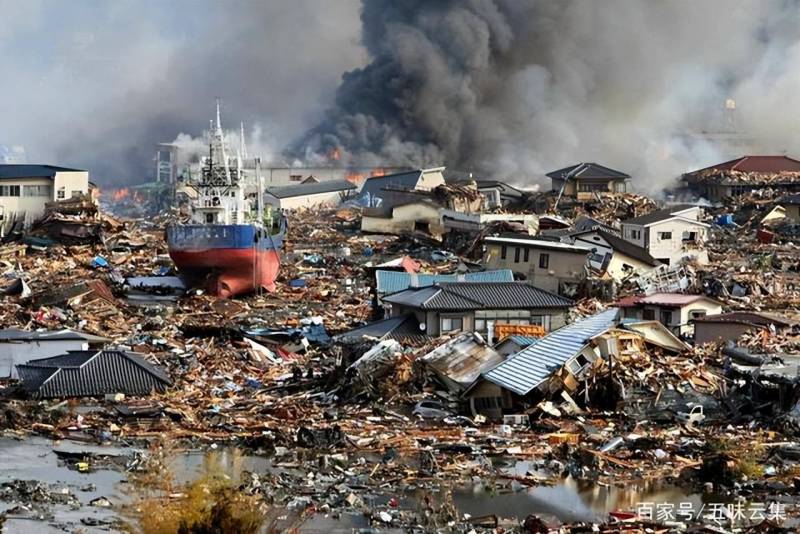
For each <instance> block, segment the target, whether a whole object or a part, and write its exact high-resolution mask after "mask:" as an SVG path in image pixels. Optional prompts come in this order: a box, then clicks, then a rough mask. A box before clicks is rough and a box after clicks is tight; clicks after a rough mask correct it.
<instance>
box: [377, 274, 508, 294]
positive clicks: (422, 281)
mask: <svg viewBox="0 0 800 534" xmlns="http://www.w3.org/2000/svg"><path fill="white" fill-rule="evenodd" d="M415 276H416V278H417V285H416V286H417V287H429V286H432V285H434V284H438V283H441V282H458V277H459V276H460V275H458V274H417V275H415ZM463 276H464V281H465V282H513V281H514V273H513V272H512V271H511V269H500V270H497V271H481V272H477V273H465V274H464V275H463ZM375 278H376V280H377V288H378V295H386V294H389V293H397V292H398V291H404V290H406V289H408V288H410V287H411V280H412V279H413V276H412V275H411V274H410V273H404V272H396V271H382V270H380V269H379V270H377V271H375Z"/></svg>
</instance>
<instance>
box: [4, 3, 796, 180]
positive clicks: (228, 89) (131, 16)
mask: <svg viewBox="0 0 800 534" xmlns="http://www.w3.org/2000/svg"><path fill="white" fill-rule="evenodd" d="M798 20H800V8H799V7H798V1H797V0H703V1H701V2H697V1H693V0H672V1H668V2H667V1H664V2H659V1H651V0H603V1H599V0H597V1H589V0H574V1H573V0H539V1H537V0H363V4H362V2H360V1H359V0H252V1H244V0H224V1H223V0H169V1H167V0H159V1H156V0H103V1H100V0H71V1H63V0H0V76H2V78H0V79H2V83H0V144H4V145H24V147H25V148H26V151H27V156H28V161H30V162H43V163H44V162H46V163H54V164H61V165H69V166H77V167H83V168H88V169H89V170H90V171H91V172H92V178H93V180H95V181H96V182H97V183H100V184H120V183H131V182H142V181H146V180H149V179H151V178H152V171H153V164H152V158H153V146H154V144H155V143H157V142H164V141H167V142H169V141H172V140H174V139H176V138H177V137H178V136H179V134H184V135H182V136H181V137H180V139H181V140H182V142H183V141H186V140H187V139H189V138H188V135H198V134H200V133H201V131H202V130H203V128H205V127H206V126H207V124H208V123H207V121H208V119H209V118H211V116H212V113H213V101H214V97H216V96H219V97H222V98H223V102H224V116H225V117H224V118H225V121H226V125H227V126H228V127H230V128H232V129H237V128H238V124H239V121H240V120H244V121H246V123H247V131H248V134H249V135H251V136H252V135H255V136H256V139H255V140H253V141H252V142H251V144H253V145H257V147H255V148H257V149H258V150H257V151H258V152H259V153H260V155H262V156H263V157H264V158H265V159H281V158H284V157H286V156H285V155H286V153H285V152H284V149H285V148H287V147H291V149H292V156H291V157H290V158H289V160H290V161H291V160H293V159H292V158H296V159H297V160H307V161H323V160H324V159H325V155H326V154H327V153H328V152H329V150H330V148H331V147H334V146H336V147H340V148H341V152H342V154H343V157H344V159H345V160H347V161H351V162H354V163H360V162H361V163H363V162H366V163H369V164H373V163H374V164H376V165H381V164H407V165H420V166H422V165H439V164H444V165H448V166H449V167H451V168H460V169H469V170H475V171H476V172H478V173H480V174H482V175H484V176H487V177H492V178H500V179H506V180H508V181H511V182H513V183H516V184H520V185H533V184H535V183H541V182H542V176H543V174H544V173H545V172H547V171H549V170H553V169H555V168H560V167H563V166H566V165H569V164H572V163H576V162H579V161H597V162H599V163H602V164H606V165H609V166H612V167H617V168H619V169H621V170H624V171H626V172H629V173H631V174H632V175H633V176H634V182H635V183H636V184H637V186H638V187H639V189H641V190H645V191H647V190H656V189H658V188H660V187H661V186H662V185H664V184H665V183H668V182H669V180H671V179H672V178H673V177H674V176H676V175H678V174H679V173H681V172H684V171H686V170H690V169H692V168H694V167H697V166H700V165H707V164H711V163H714V162H715V161H716V160H718V158H721V157H723V155H727V154H723V153H721V152H720V150H719V149H718V147H716V146H714V145H713V144H709V143H707V142H705V141H703V140H702V139H700V140H698V138H697V137H693V136H692V135H691V134H693V133H696V132H698V131H700V130H707V129H711V130H714V129H719V128H720V127H725V124H724V120H723V119H724V117H725V110H724V102H725V100H726V99H728V98H732V99H734V100H735V101H736V106H737V108H736V112H735V115H736V126H737V128H739V129H740V130H741V131H746V132H747V133H748V134H750V135H752V137H753V138H755V139H758V146H756V147H755V148H753V149H752V150H757V151H760V152H762V153H779V152H782V151H788V152H789V153H792V154H794V155H795V156H800V130H798V128H797V126H796V124H797V118H798V116H800V24H798ZM189 144H191V143H189ZM253 151H255V150H253ZM251 152H252V151H251Z"/></svg>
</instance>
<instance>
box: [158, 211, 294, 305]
mask: <svg viewBox="0 0 800 534" xmlns="http://www.w3.org/2000/svg"><path fill="white" fill-rule="evenodd" d="M167 246H168V247H169V255H170V257H171V258H172V261H173V262H175V265H176V267H177V268H178V271H179V272H181V273H183V274H186V275H188V276H190V277H193V278H203V279H204V280H205V286H206V289H207V290H208V291H209V292H210V293H211V294H213V295H216V296H219V297H223V298H227V297H234V296H237V295H242V294H246V293H251V292H253V291H254V290H256V289H266V290H267V291H274V290H275V279H276V278H277V276H278V272H279V270H280V250H281V248H282V246H283V231H281V232H280V233H278V234H272V235H270V234H266V233H265V232H263V230H261V229H259V228H257V227H255V226H252V225H246V224H239V225H171V226H169V227H167Z"/></svg>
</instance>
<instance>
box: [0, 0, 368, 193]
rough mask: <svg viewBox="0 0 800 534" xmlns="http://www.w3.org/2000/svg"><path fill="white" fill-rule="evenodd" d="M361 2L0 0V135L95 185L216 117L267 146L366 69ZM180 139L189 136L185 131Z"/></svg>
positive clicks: (293, 132)
mask: <svg viewBox="0 0 800 534" xmlns="http://www.w3.org/2000/svg"><path fill="white" fill-rule="evenodd" d="M359 7H360V5H359V3H358V0H336V1H335V2H329V1H327V0H291V1H288V2H257V1H245V0H226V1H224V2H218V1H214V0H170V1H163V0H114V1H112V2H103V1H94V0H76V1H71V2H61V1H60V0H24V1H19V0H0V77H1V78H2V82H1V83H0V144H2V145H8V146H14V145H23V146H24V147H25V149H26V153H27V159H28V161H29V162H31V163H52V164H60V165H66V166H75V167H80V168H87V169H89V170H90V171H91V176H92V179H93V180H95V181H97V183H99V184H101V186H102V185H119V184H126V183H127V184H129V183H138V182H144V181H148V180H151V179H153V175H154V163H153V157H154V154H155V144H156V143H159V142H170V141H172V140H173V139H176V137H177V136H178V134H179V133H181V132H184V133H190V134H193V135H199V134H200V132H202V130H203V129H205V128H207V127H208V120H209V119H210V118H212V117H213V115H214V98H215V97H221V98H222V102H223V121H224V123H225V126H226V127H228V128H230V129H232V130H234V131H238V129H239V122H240V121H245V124H246V129H247V131H248V133H252V132H254V131H255V132H261V134H262V137H263V139H264V140H265V141H266V140H274V142H275V143H278V146H277V149H280V148H283V147H285V146H286V144H287V143H288V142H289V140H291V139H293V138H296V137H297V136H298V135H300V134H301V133H302V132H304V131H305V130H306V129H307V128H308V125H309V124H313V123H314V122H316V121H318V120H319V118H320V116H321V114H322V112H323V111H324V109H325V108H326V107H327V106H329V105H330V104H331V103H332V96H333V94H334V92H335V88H336V86H337V84H338V82H339V80H340V78H341V74H342V72H344V71H347V70H350V69H352V68H354V67H356V66H358V65H361V64H363V62H364V55H363V49H362V48H361V46H360V45H359V44H358V38H357V37H358V29H359V20H358V13H359ZM181 139H182V140H183V139H185V136H184V137H182V138H181Z"/></svg>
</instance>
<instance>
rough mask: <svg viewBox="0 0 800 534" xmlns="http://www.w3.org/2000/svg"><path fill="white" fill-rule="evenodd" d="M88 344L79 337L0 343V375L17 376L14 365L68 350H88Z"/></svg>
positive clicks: (50, 356)
mask: <svg viewBox="0 0 800 534" xmlns="http://www.w3.org/2000/svg"><path fill="white" fill-rule="evenodd" d="M88 349H89V344H88V343H87V342H86V341H82V340H80V339H74V340H72V339H68V340H63V339H62V340H48V341H34V342H21V341H16V342H7V341H5V342H2V343H0V377H3V378H8V377H10V378H18V376H17V369H16V367H15V366H16V365H21V364H24V363H27V362H29V361H30V360H35V359H37V358H52V357H53V356H60V355H61V354H66V352H67V351H69V350H88Z"/></svg>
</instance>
